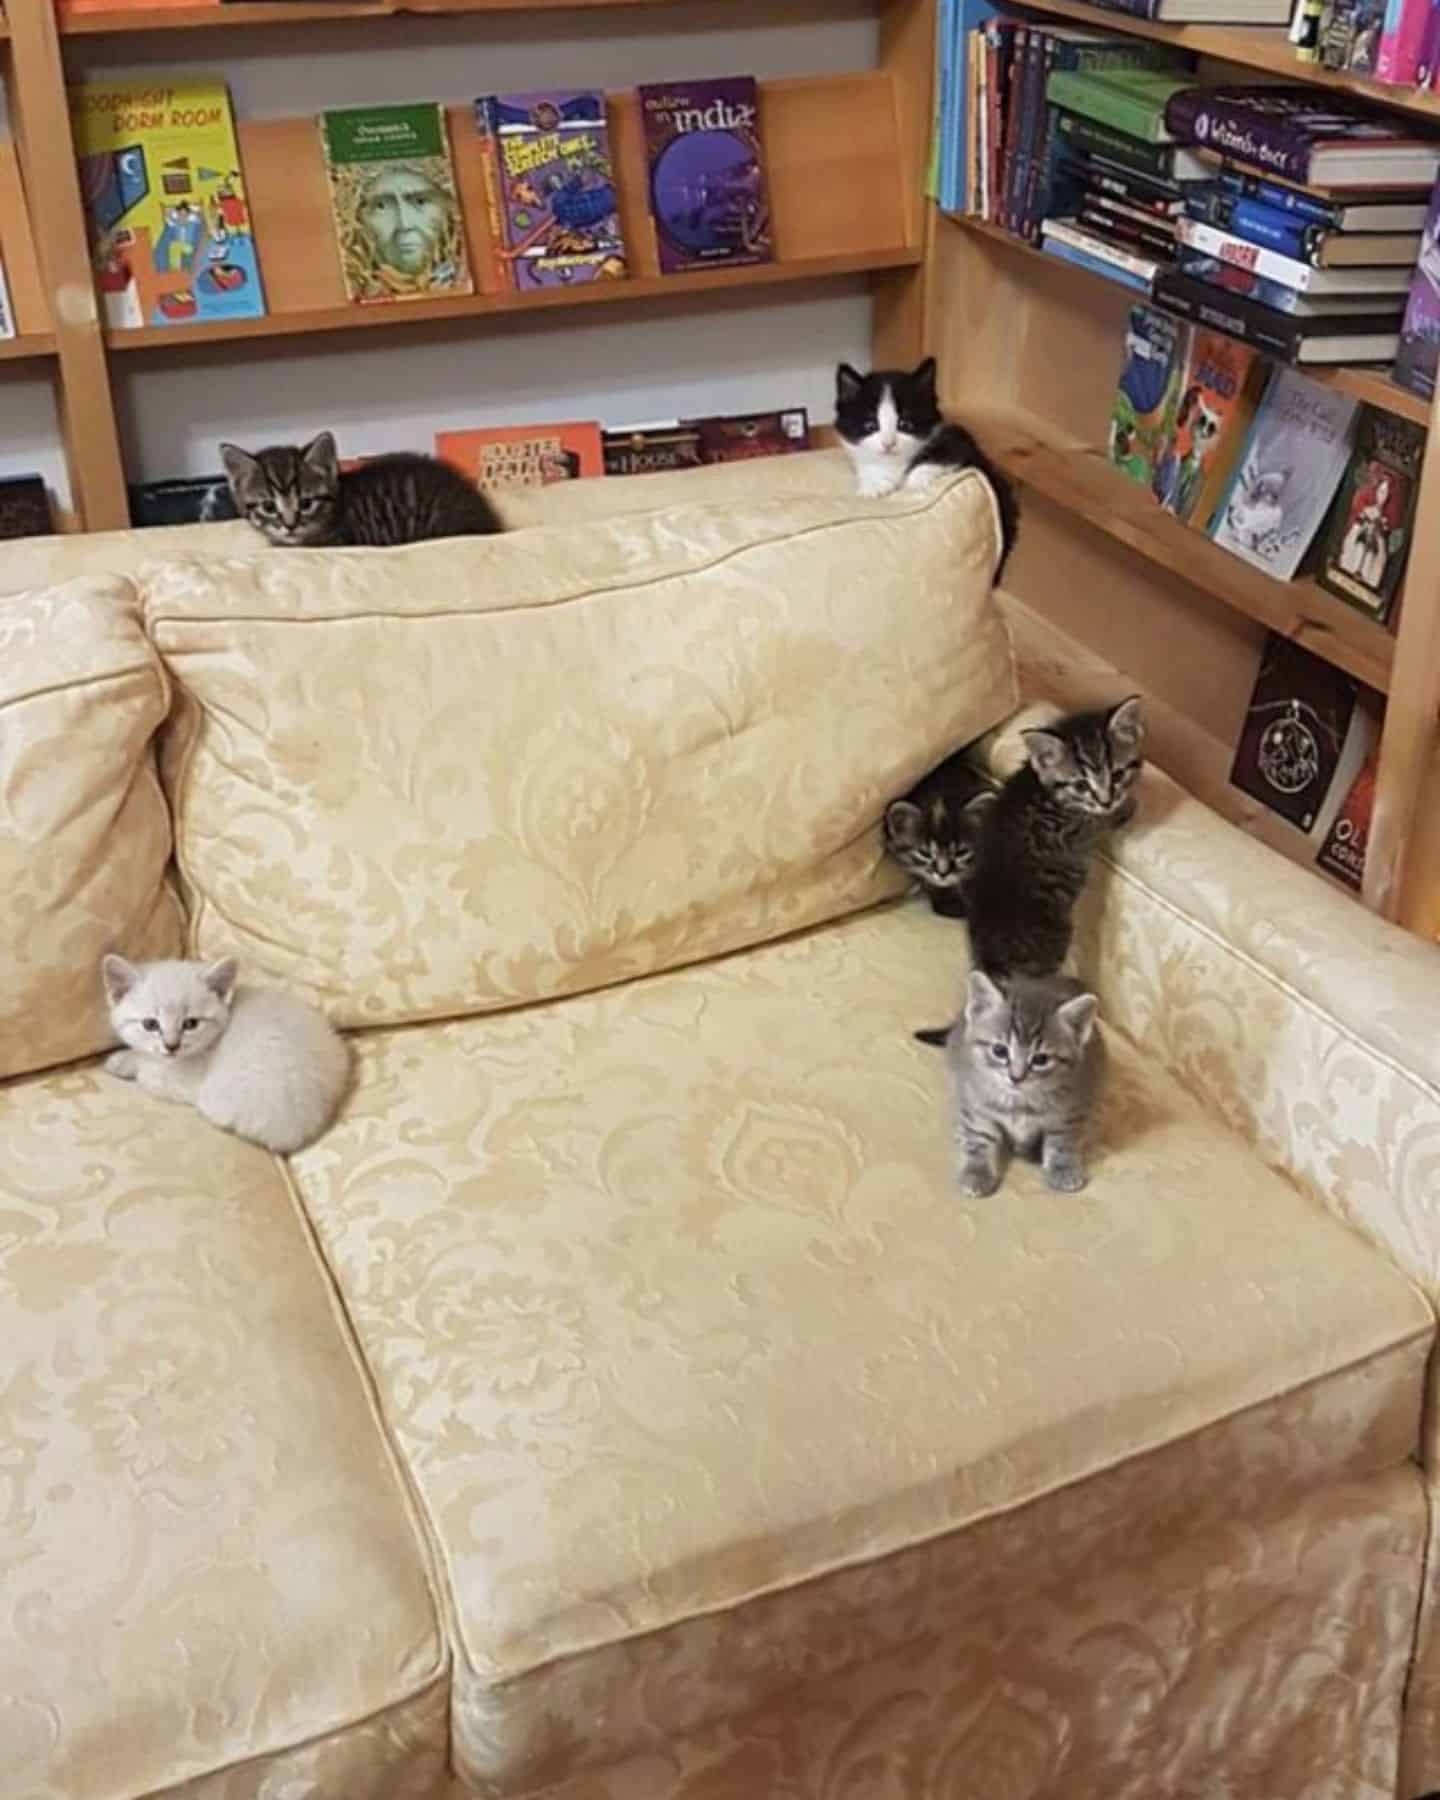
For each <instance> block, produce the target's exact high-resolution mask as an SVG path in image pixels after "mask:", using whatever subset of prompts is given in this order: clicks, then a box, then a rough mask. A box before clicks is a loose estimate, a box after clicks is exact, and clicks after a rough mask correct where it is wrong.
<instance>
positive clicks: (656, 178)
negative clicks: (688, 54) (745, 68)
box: [640, 75, 775, 275]
mask: <svg viewBox="0 0 1440 1800" xmlns="http://www.w3.org/2000/svg"><path fill="white" fill-rule="evenodd" d="M640 118H641V122H642V124H643V126H644V131H645V151H646V156H647V158H648V160H649V166H650V212H651V215H652V217H653V218H654V221H655V246H656V250H657V252H658V255H659V258H660V272H661V274H663V275H675V274H681V273H683V272H684V271H685V270H687V269H708V268H711V267H714V266H716V265H719V266H721V267H724V266H727V265H731V264H740V263H761V262H769V261H770V260H771V259H772V258H773V256H774V254H775V251H774V245H773V243H772V241H771V234H770V200H769V196H768V194H767V192H766V188H765V162H764V154H763V150H762V147H761V141H760V97H759V92H758V90H757V88H756V85H755V81H754V78H753V76H749V75H735V76H730V77H728V78H725V79H721V80H716V81H671V82H660V83H652V84H650V85H648V86H644V87H642V88H641V89H640Z"/></svg>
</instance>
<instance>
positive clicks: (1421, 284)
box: [1395, 181, 1440, 400]
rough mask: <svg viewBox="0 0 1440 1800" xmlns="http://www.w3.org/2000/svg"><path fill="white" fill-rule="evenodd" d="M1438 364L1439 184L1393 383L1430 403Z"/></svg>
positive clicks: (1414, 278) (1412, 283) (1432, 200)
mask: <svg viewBox="0 0 1440 1800" xmlns="http://www.w3.org/2000/svg"><path fill="white" fill-rule="evenodd" d="M1437 363H1440V181H1437V182H1436V183H1435V190H1434V192H1433V193H1432V194H1431V196H1430V208H1429V211H1428V213H1427V214H1426V218H1425V227H1424V230H1423V231H1422V232H1421V233H1420V254H1419V257H1418V258H1417V259H1416V263H1415V273H1414V275H1413V276H1412V278H1411V281H1410V295H1409V299H1408V301H1407V302H1406V306H1405V322H1404V323H1403V324H1402V325H1401V327H1400V347H1399V349H1398V350H1397V352H1396V355H1395V379H1396V381H1397V382H1398V383H1399V384H1400V386H1401V387H1403V388H1409V390H1410V392H1411V393H1412V394H1420V395H1421V396H1423V398H1425V399H1426V400H1429V399H1430V398H1431V397H1432V396H1433V395H1434V392H1435V373H1436V365H1437Z"/></svg>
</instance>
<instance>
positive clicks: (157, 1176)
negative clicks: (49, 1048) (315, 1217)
mask: <svg viewBox="0 0 1440 1800" xmlns="http://www.w3.org/2000/svg"><path fill="white" fill-rule="evenodd" d="M0 1143H3V1146H4V1160H3V1164H0V1319H3V1321H4V1328H3V1329H4V1337H3V1344H4V1348H3V1353H0V1544H3V1546H4V1551H3V1554H0V1745H3V1746H4V1749H3V1758H0V1760H3V1770H0V1791H3V1793H4V1794H5V1800H114V1797H115V1796H117V1795H125V1796H130V1795H139V1794H146V1795H152V1794H167V1795H168V1794H170V1793H171V1792H181V1793H194V1794H195V1795H196V1796H203V1800H250V1797H251V1796H252V1795H253V1796H255V1797H256V1800H260V1797H262V1796H263V1800H294V1797H295V1796H296V1795H297V1794H299V1795H304V1794H309V1793H311V1792H314V1791H316V1790H314V1789H310V1788H307V1787H305V1786H304V1785H303V1781H304V1772H305V1770H306V1769H307V1768H313V1769H316V1770H319V1769H322V1768H323V1769H324V1770H326V1771H327V1772H328V1775H327V1779H330V1780H331V1785H329V1786H326V1787H324V1788H322V1789H320V1790H318V1791H320V1792H323V1793H324V1794H326V1795H327V1796H328V1795H331V1794H334V1795H337V1796H338V1795H342V1794H343V1795H344V1796H345V1800H361V1797H362V1796H363V1797H364V1800H402V1797H403V1800H412V1795H413V1800H431V1793H430V1788H429V1785H427V1784H430V1783H433V1782H434V1781H435V1780H437V1779H438V1773H439V1770H440V1768H441V1752H442V1747H443V1743H444V1737H445V1730H446V1707H445V1704H444V1698H445V1690H446V1686H447V1683H446V1681H445V1671H446V1664H447V1657H446V1653H445V1649H444V1645H443V1643H442V1641H441V1636H440V1631H439V1626H438V1623H437V1616H436V1609H435V1603H434V1597H433V1594H432V1589H431V1583H430V1579H429V1576H428V1574H427V1559H426V1553H425V1550H424V1548H423V1540H422V1538H421V1536H420V1532H419V1527H418V1520H417V1518H416V1517H415V1515H414V1513H413V1510H412V1506H411V1503H410V1501H409V1498H408V1496H407V1493H406V1490H405V1488H404V1486H403V1485H402V1480H401V1477H400V1475H399V1473H398V1471H397V1468H396V1466H395V1464H394V1461H393V1458H392V1455H391V1453H390V1451H389V1448H388V1446H387V1444H386V1441H385V1439H384V1437H383V1436H382V1434H381V1432H380V1430H379V1429H378V1426H377V1421H376V1418H375V1415H374V1411H373V1407H372V1403H371V1400H370V1396H369V1391H368V1385H367V1377H366V1374H365V1371H364V1369H363V1367H362V1365H361V1364H360V1361H359V1359H358V1357H357V1355H356V1353H355V1349H354V1346H353V1343H352V1342H351V1341H350V1339H349V1336H348V1331H347V1327H346V1324H345V1321H344V1318H343V1315H341V1313H340V1311H339V1309H338V1307H337V1306H336V1304H335V1301H334V1297H333V1294H332V1292H331V1290H330V1288H329V1285H328V1283H327V1281H326V1278H325V1275H324V1272H323V1270H322V1268H321V1266H320V1264H319V1261H318V1259H317V1257H316V1256H315V1253H314V1250H313V1248H312V1245H311V1242H310V1238H309V1235H308V1231H307V1228H306V1227H305V1225H304V1224H303V1222H302V1220H301V1218H300V1216H299V1214H298V1211H297V1209H296V1207H295V1204H294V1199H293V1195H292V1194H291V1192H290V1190H289V1187H288V1185H287V1183H286V1180H285V1177H284V1173H283V1171H282V1169H281V1167H280V1165H278V1164H277V1163H276V1162H275V1161H274V1160H273V1159H272V1158H270V1157H268V1156H266V1155H264V1154H263V1153H262V1152H260V1151H259V1150H256V1149H253V1148H251V1147H250V1146H249V1145H246V1144H242V1143H240V1142H239V1141H238V1140H237V1139H235V1138H231V1137H226V1136H224V1135H223V1134H221V1133H219V1132H217V1131H214V1130H213V1129H211V1128H210V1127H209V1126H207V1125H206V1124H205V1123H204V1121H203V1120H201V1119H200V1118H199V1117H198V1116H197V1115H196V1114H194V1113H193V1112H191V1111H190V1110H189V1109H188V1108H181V1107H177V1106H170V1105H168V1104H166V1103H165V1102H163V1101H160V1100H157V1099H154V1098H153V1097H152V1096H149V1095H146V1094H143V1093H140V1092H139V1091H138V1090H137V1089H135V1088H133V1087H130V1086H128V1085H127V1084H124V1083H121V1082H118V1081H114V1080H112V1079H110V1078H109V1077H107V1076H105V1075H103V1074H100V1073H98V1072H96V1071H94V1070H90V1069H75V1070H69V1071H65V1072H62V1073H57V1074H52V1075H48V1076H44V1077H41V1078H38V1079H30V1080H26V1081H21V1082H16V1083H12V1084H11V1085H9V1086H8V1087H5V1088H0ZM351 1734H354V1735H353V1736H352V1735H351ZM347 1737H348V1738H349V1740H350V1741H349V1743H348V1747H347V1742H346V1740H347ZM332 1738H333V1739H334V1741H333V1742H327V1741H326V1740H329V1739H332ZM302 1744H308V1748H306V1749H304V1750H303V1751H302V1750H299V1749H298V1748H297V1747H298V1746H300V1745H302ZM387 1746H389V1747H388V1748H387ZM287 1757H288V1761H287ZM266 1758H270V1759H272V1761H271V1766H270V1767H269V1769H268V1771H267V1769H266V1767H265V1764H264V1759H266ZM412 1764H413V1765H414V1768H413V1771H412ZM232 1765H233V1766H232ZM347 1768H348V1769H350V1771H351V1773H350V1774H349V1775H345V1774H344V1772H345V1771H346V1769H347ZM217 1769H225V1770H227V1771H228V1772H227V1773H224V1774H223V1775H215V1774H213V1771H215V1770H217ZM387 1769H389V1770H390V1772H391V1774H392V1776H393V1780H392V1782H391V1784H390V1785H388V1786H387V1785H385V1782H384V1780H383V1779H382V1777H383V1775H384V1772H385V1771H386V1770H387ZM401 1770H403V1771H404V1775H403V1780H402V1777H401V1773H400V1771H401ZM427 1770H428V1774H427V1773H426V1771H427ZM201 1775H206V1776H207V1777H208V1779H207V1780H205V1781H202V1782H199V1783H198V1785H195V1786H193V1787H186V1786H185V1785H184V1784H185V1783H186V1782H187V1781H192V1780H195V1779H196V1778H198V1777H200V1776H201ZM342 1775H343V1776H344V1778H343V1779H342ZM406 1783H409V1784H411V1785H410V1786H407V1785H405V1784H406Z"/></svg>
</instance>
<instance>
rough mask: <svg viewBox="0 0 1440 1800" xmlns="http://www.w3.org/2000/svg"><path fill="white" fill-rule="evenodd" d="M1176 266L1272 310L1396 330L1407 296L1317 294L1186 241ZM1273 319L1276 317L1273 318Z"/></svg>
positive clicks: (1385, 329) (1307, 317)
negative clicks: (1189, 245) (1358, 321)
mask: <svg viewBox="0 0 1440 1800" xmlns="http://www.w3.org/2000/svg"><path fill="white" fill-rule="evenodd" d="M1175 268H1176V271H1177V272H1178V273H1179V274H1181V275H1193V276H1194V277H1195V278H1196V279H1197V280H1198V281H1203V282H1205V283H1206V284H1207V286H1209V287H1213V288H1219V289H1221V291H1222V292H1224V293H1227V294H1235V295H1238V296H1239V297H1240V298H1241V299H1243V300H1254V301H1257V302H1258V303H1259V304H1260V305H1261V306H1263V307H1266V308H1267V309H1268V310H1269V311H1271V312H1279V313H1286V314H1289V315H1290V316H1291V317H1292V318H1296V319H1307V320H1320V319H1330V318H1345V317H1356V316H1359V317H1365V318H1368V319H1369V320H1370V321H1372V323H1373V325H1374V328H1375V329H1376V330H1377V331H1378V330H1384V331H1387V332H1396V331H1398V330H1399V327H1400V317H1401V314H1402V313H1403V312H1404V310H1405V296H1404V295H1403V294H1401V293H1398V292H1395V293H1389V294H1325V295H1322V296H1319V297H1316V296H1314V295H1311V294H1307V293H1304V292H1302V290H1301V289H1299V288H1293V287H1286V285H1285V283H1284V282H1283V281H1267V280H1266V278H1265V277H1264V276H1263V275H1257V274H1255V273H1254V271H1253V270H1250V269H1242V268H1241V267H1240V266H1239V265H1238V264H1237V263H1232V262H1221V260H1220V259H1219V257H1216V256H1205V255H1202V254H1201V252H1200V251H1198V250H1188V249H1186V248H1185V247H1184V246H1183V245H1182V246H1181V247H1180V248H1179V249H1178V250H1177V252H1176V256H1175ZM1272 323H1273V321H1272Z"/></svg>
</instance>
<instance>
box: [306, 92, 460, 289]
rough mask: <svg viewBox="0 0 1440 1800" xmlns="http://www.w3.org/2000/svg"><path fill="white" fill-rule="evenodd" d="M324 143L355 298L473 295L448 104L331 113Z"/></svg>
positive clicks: (323, 122) (343, 261) (323, 119)
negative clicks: (447, 120) (448, 128)
mask: <svg viewBox="0 0 1440 1800" xmlns="http://www.w3.org/2000/svg"><path fill="white" fill-rule="evenodd" d="M320 138H321V142H322V144H323V145H324V150H325V168H326V173H327V174H328V176H329V180H330V205H331V210H332V211H333V213H334V215H335V234H336V241H337V244H338V248H339V253H340V268H341V273H342V274H343V276H344V281H345V292H346V295H347V296H348V298H349V299H351V300H353V301H357V302H359V303H361V304H368V303H371V302H376V301H392V300H424V299H429V298H432V297H434V296H436V295H441V294H468V293H471V292H472V291H473V283H472V281H471V276H470V263H469V259H468V257H467V255H466V251H465V225H464V219H463V217H462V214H461V210H460V197H459V193H458V191H457V189H456V186H455V170H454V167H453V165H452V163H451V160H450V143H449V138H448V136H447V134H446V129H445V112H444V108H443V107H441V106H440V104H439V103H438V101H425V102H423V103H420V104H417V105H413V106H354V107H343V108H340V109H338V110H335V111H332V112H325V113H321V115H320Z"/></svg>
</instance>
